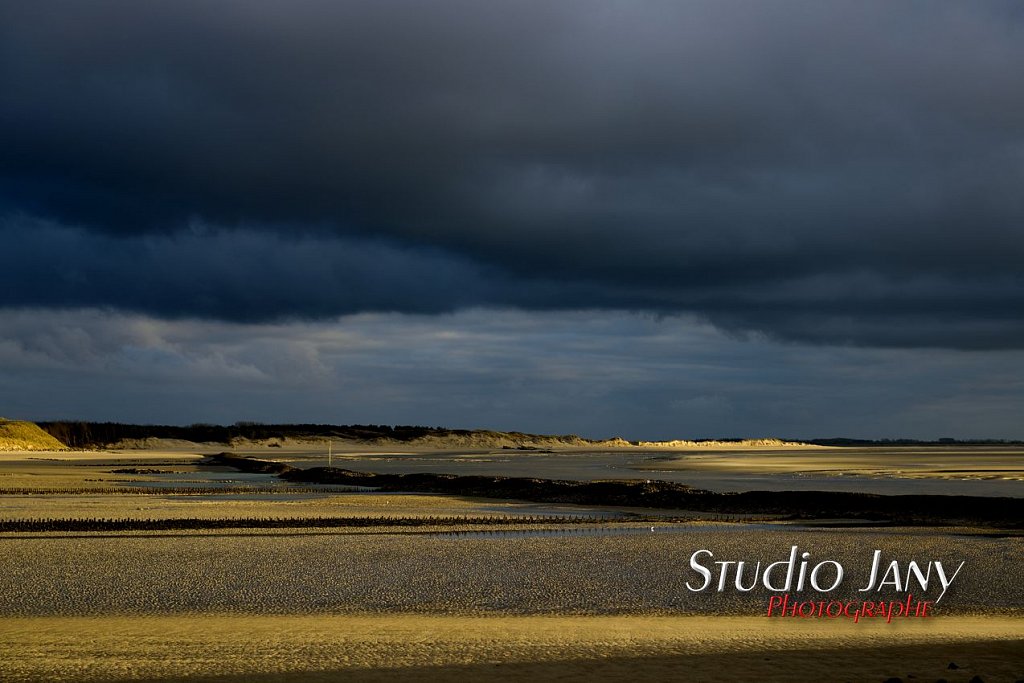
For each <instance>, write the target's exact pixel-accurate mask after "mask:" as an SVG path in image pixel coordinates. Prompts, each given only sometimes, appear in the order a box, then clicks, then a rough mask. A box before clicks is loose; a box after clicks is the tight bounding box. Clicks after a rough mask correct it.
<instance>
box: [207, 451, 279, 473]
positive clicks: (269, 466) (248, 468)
mask: <svg viewBox="0 0 1024 683" xmlns="http://www.w3.org/2000/svg"><path fill="white" fill-rule="evenodd" d="M202 464H204V465H205V464H213V465H226V466H227V467H233V468H235V469H236V470H238V471H239V472H246V473H248V474H282V473H284V472H288V471H290V470H293V469H295V468H294V467H292V466H291V465H286V464H285V463H283V462H274V461H273V460H257V459H256V458H246V457H244V456H241V455H235V454H234V453H218V454H217V455H212V456H210V457H209V458H207V459H206V460H204V461H203V463H202Z"/></svg>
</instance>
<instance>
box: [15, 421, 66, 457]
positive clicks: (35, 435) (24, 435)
mask: <svg viewBox="0 0 1024 683" xmlns="http://www.w3.org/2000/svg"><path fill="white" fill-rule="evenodd" d="M67 448H68V447H67V446H66V445H64V444H63V443H61V442H60V441H58V440H57V439H56V438H54V437H53V436H52V435H51V434H48V433H47V432H45V431H43V430H42V429H41V428H40V427H39V425H37V424H35V423H33V422H23V421H21V420H7V419H5V418H2V417H0V451H66V450H67Z"/></svg>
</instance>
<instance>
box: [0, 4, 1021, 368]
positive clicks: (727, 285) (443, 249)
mask: <svg viewBox="0 0 1024 683" xmlns="http://www.w3.org/2000/svg"><path fill="white" fill-rule="evenodd" d="M1020 73H1024V16H1022V12H1021V10H1020V6H1019V4H1016V3H1010V2H1006V3H1003V2H986V3H953V2H936V3H927V4H926V3H917V2H905V3H888V2H833V3H819V2H775V3H758V2H731V1H725V2H722V1H721V0H715V1H714V2H711V1H707V2H687V3H676V2H645V3H613V2H609V3H592V2H582V1H580V2H560V3H542V2H520V3H500V4H497V5H495V4H494V3H479V2H468V1H467V2H451V1H449V2H444V3H421V2H399V1H395V2H379V3H378V2H374V3H334V2H318V1H309V2H299V3H276V2H274V3H271V2H223V3H212V4H211V3H207V2H188V1H183V2H176V3H170V4H164V5H153V4H151V3H132V2H91V3H77V2H67V3H60V2H58V3H46V4H45V5H39V4H31V3H21V2H2V3H0V92H3V93H4V97H3V98H0V122H2V125H3V130H4V136H3V139H2V141H0V216H2V217H3V218H2V221H3V222H2V223H0V232H2V236H3V241H4V244H5V245H6V246H7V248H6V249H5V250H4V251H3V252H0V269H2V270H0V273H2V274H0V306H6V307H25V306H43V307H57V308H67V307H76V306H98V307H109V308H116V309H123V310H130V311H136V312H143V313H146V314H148V315H153V316H157V317H183V316H184V317H196V316H198V317H203V318H207V319H211V320H217V319H222V320H239V321H272V320H281V319H285V318H296V319H317V318H320V319H328V318H331V317H334V316H337V315H342V314H352V313H358V312H374V311H377V312H380V311H400V312H407V313H415V314H418V313H431V314H437V313H442V312H450V311H456V310H463V309H465V308H467V307H475V306H485V307H486V306H492V307H519V308H524V309H533V310H548V309H559V310H579V309H592V308H601V309H608V310H633V311H647V312H653V313H656V314H668V315H676V314H686V315H689V314H695V315H698V316H700V317H701V318H702V319H704V320H708V321H711V322H712V323H714V324H715V325H718V326H719V327H721V328H723V329H726V330H730V331H735V332H739V333H744V334H747V333H764V334H767V335H770V336H775V337H779V338H783V339H792V340H799V341H807V342H813V343H823V344H846V343H852V344H860V345H874V346H893V347H922V346H938V347H953V348H965V349H970V348H975V349H977V348H1020V347H1021V346H1024V316H1021V315H1020V312H1021V311H1022V310H1024V275H1022V271H1021V268H1020V263H1022V262H1024V193H1022V192H1021V187H1024V117H1021V116H1020V112H1021V111H1022V110H1024V86H1022V85H1021V80H1020V77H1019V74H1020Z"/></svg>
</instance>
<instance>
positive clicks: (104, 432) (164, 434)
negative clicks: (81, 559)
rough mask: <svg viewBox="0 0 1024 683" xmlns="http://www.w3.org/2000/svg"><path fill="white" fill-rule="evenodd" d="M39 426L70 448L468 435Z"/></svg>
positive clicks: (419, 430)
mask: <svg viewBox="0 0 1024 683" xmlns="http://www.w3.org/2000/svg"><path fill="white" fill-rule="evenodd" d="M38 424H39V426H40V427H41V428H42V429H43V430H44V431H46V432H48V433H49V434H51V435H52V436H53V437H54V438H56V439H58V440H59V441H61V442H63V443H64V444H66V445H67V446H69V447H70V448H102V447H104V446H110V445H111V444H115V443H118V442H119V441H125V440H130V439H139V440H141V439H148V438H156V439H181V440H184V441H195V442H205V443H223V444H229V443H231V440H232V439H236V438H241V439H250V440H266V439H275V438H276V439H287V438H295V439H303V438H304V439H311V438H324V439H329V438H335V439H348V440H360V441H372V440H374V439H393V440H395V441H411V440H413V439H417V438H421V437H424V436H452V435H458V436H468V435H470V434H472V433H473V432H471V431H469V430H465V429H445V428H443V427H423V426H401V425H397V426H391V425H373V424H370V425H331V424H262V423H259V422H236V423H235V424H233V425H227V426H225V425H214V424H202V423H199V424H192V425H187V426H182V425H138V424H125V423H122V422H79V421H64V420H60V421H54V422H39V423H38Z"/></svg>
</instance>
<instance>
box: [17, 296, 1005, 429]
mask: <svg viewBox="0 0 1024 683" xmlns="http://www.w3.org/2000/svg"><path fill="white" fill-rule="evenodd" d="M0 326H2V329H3V330H4V331H5V334H4V336H3V338H0V399H2V400H0V403H2V406H3V410H4V415H6V416H8V417H31V418H34V419H68V418H71V419H93V420H109V419H118V420H122V421H133V422H140V423H166V422H174V423H179V424H188V423H191V422H218V423H223V424H231V423H233V422H236V421H238V420H257V421H264V422H289V421H292V422H333V423H372V424H380V423H384V424H428V425H443V426H452V425H457V426H460V427H483V428H492V429H520V430H522V429H525V430H529V431H535V432H550V433H572V432H574V433H579V434H582V435H585V436H591V437H609V436H613V435H620V436H623V437H626V438H631V439H656V438H662V439H670V438H680V437H687V438H701V437H703V438H713V437H723V436H725V437H730V436H731V437H738V436H740V437H741V436H751V435H753V436H766V435H776V436H783V437H796V438H812V437H829V436H837V435H841V436H861V437H872V438H879V437H916V438H925V439H934V438H938V437H945V436H949V437H958V438H977V437H987V438H1008V439H1009V438H1018V439H1019V438H1024V431H1022V427H1021V423H1020V420H1019V419H1018V418H1019V412H1020V411H1019V406H1020V405H1021V403H1022V401H1024V379H1022V377H1021V374H1020V373H1019V372H1017V373H1014V372H1008V371H1007V369H1008V368H1014V367H1015V368H1020V367H1022V366H1024V353H1022V352H1020V351H1001V352H991V351H989V352H984V353H977V352H957V351H946V350H941V349H933V350H927V351H921V350H913V351H911V350H905V349H858V348H849V347H843V348H837V347H824V346H808V345H796V344H783V343H774V342H770V341H766V340H753V341H749V340H748V341H745V340H739V339H736V338H733V337H729V336H727V335H724V334H722V333H721V332H720V331H718V330H717V329H715V328H714V327H713V326H711V325H707V324H701V323H700V322H699V321H696V320H693V319H690V318H673V319H663V320H658V319H656V318H653V317H651V316H643V315H637V314H628V313H604V314H601V315H596V314H595V313H593V312H575V313H562V312H559V313H555V312H550V313H535V312H519V313H515V312H509V311H504V312H496V311H491V310H480V309H475V310H469V311H464V312H460V313H456V314H443V315H418V316H417V315H402V314H360V315H355V316H347V317H344V318H340V319H336V320H330V321H317V322H305V323H288V324H281V323H260V324H255V323H247V324H242V323H224V322H217V321H200V320H172V321H168V320H161V319H158V318H152V317H149V316H141V315H134V314H123V313H112V312H105V311H98V310H93V309H81V310H74V311H28V310H22V311H2V310H0Z"/></svg>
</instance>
